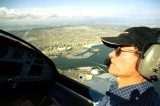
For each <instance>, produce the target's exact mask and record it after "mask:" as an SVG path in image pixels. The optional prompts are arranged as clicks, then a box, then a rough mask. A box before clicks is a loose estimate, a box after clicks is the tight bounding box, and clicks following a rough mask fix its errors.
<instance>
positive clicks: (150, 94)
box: [139, 87, 160, 106]
mask: <svg viewBox="0 0 160 106" xmlns="http://www.w3.org/2000/svg"><path fill="white" fill-rule="evenodd" d="M139 103H140V104H143V105H144V106H159V105H160V95H159V94H158V93H157V92H156V91H155V89H154V87H150V88H149V89H147V90H146V91H145V92H144V93H143V94H142V95H141V98H140V100H139Z"/></svg>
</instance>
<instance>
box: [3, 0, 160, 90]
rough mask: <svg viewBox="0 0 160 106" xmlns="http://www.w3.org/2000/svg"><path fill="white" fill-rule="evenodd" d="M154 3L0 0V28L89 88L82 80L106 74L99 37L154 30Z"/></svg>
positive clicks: (158, 20)
mask: <svg viewBox="0 0 160 106" xmlns="http://www.w3.org/2000/svg"><path fill="white" fill-rule="evenodd" d="M159 4H160V1H159V0H154V1H153V0H11V1H8V0H1V1H0V28H1V29H2V30H4V31H8V32H10V33H12V34H14V35H16V36H18V37H20V38H22V39H23V40H25V41H27V42H29V43H30V44H32V45H34V46H35V47H36V48H38V49H39V50H40V51H41V52H42V53H44V54H45V55H46V56H48V57H49V58H50V59H51V60H52V61H53V62H54V63H55V65H56V67H57V69H58V71H59V73H60V74H63V75H65V76H67V77H69V78H71V79H73V80H75V81H77V82H79V83H83V84H86V85H87V86H91V85H90V83H88V82H87V81H89V80H92V79H93V78H95V77H97V76H100V75H101V74H104V73H108V71H107V69H108V66H106V65H104V61H105V59H107V58H109V57H108V54H109V53H110V52H111V51H112V50H113V49H112V48H108V47H106V46H104V45H103V44H102V42H101V38H100V37H106V36H118V35H119V34H120V33H122V32H123V31H124V30H125V29H127V28H129V27H134V26H147V27H151V28H160V12H159V10H160V6H159ZM156 86H157V87H159V86H158V84H157V85H156ZM93 89H96V88H93Z"/></svg>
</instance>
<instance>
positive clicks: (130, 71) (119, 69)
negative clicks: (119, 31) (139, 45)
mask: <svg viewBox="0 0 160 106" xmlns="http://www.w3.org/2000/svg"><path fill="white" fill-rule="evenodd" d="M120 49H121V51H120V52H119V55H116V52H115V50H114V51H112V52H111V53H110V54H109V57H110V58H111V64H110V68H109V70H108V71H109V73H110V74H112V75H115V76H117V77H132V76H134V75H135V73H138V72H137V70H136V63H137V60H138V57H139V54H137V53H136V52H135V51H138V49H136V48H135V47H133V46H124V47H121V48H120Z"/></svg>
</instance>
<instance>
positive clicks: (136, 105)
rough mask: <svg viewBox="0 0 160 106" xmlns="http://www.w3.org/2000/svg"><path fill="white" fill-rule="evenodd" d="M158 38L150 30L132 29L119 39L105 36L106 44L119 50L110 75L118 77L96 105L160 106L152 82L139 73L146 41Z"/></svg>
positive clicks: (103, 39)
mask: <svg viewBox="0 0 160 106" xmlns="http://www.w3.org/2000/svg"><path fill="white" fill-rule="evenodd" d="M150 38H156V35H155V33H154V32H153V31H152V30H151V29H150V28H148V27H132V28H129V29H127V30H125V31H124V32H123V33H122V34H120V35H119V36H117V37H102V42H103V43H104V45H106V46H108V47H112V48H115V50H113V51H112V52H111V53H109V57H110V58H111V64H110V67H109V69H108V72H109V73H110V74H112V75H114V76H116V78H117V84H116V83H115V84H112V85H111V87H110V90H109V91H107V92H106V95H105V96H104V97H103V98H102V99H100V100H99V101H98V102H97V103H96V104H95V106H131V105H132V106H160V96H159V94H158V93H157V92H156V91H155V89H154V87H153V84H152V82H151V81H150V80H148V79H146V78H145V77H144V76H142V75H141V74H140V73H139V72H138V70H137V67H136V66H137V62H138V59H139V57H140V55H141V51H142V48H143V45H144V43H145V41H147V40H148V39H150Z"/></svg>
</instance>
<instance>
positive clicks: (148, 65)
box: [137, 28, 160, 81]
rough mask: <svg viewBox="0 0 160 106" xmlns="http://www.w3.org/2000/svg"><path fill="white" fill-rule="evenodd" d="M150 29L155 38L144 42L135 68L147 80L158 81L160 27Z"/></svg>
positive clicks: (159, 77) (159, 75)
mask: <svg viewBox="0 0 160 106" xmlns="http://www.w3.org/2000/svg"><path fill="white" fill-rule="evenodd" d="M152 30H153V31H154V32H155V34H156V36H157V38H151V39H149V40H147V41H146V42H145V43H144V46H143V49H142V53H141V55H140V57H139V60H138V62H137V70H138V72H139V73H140V74H141V75H142V76H144V77H145V78H147V79H149V80H152V81H160V28H156V29H155V28H154V29H152Z"/></svg>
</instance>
